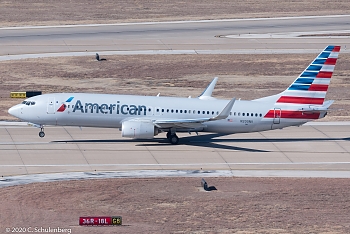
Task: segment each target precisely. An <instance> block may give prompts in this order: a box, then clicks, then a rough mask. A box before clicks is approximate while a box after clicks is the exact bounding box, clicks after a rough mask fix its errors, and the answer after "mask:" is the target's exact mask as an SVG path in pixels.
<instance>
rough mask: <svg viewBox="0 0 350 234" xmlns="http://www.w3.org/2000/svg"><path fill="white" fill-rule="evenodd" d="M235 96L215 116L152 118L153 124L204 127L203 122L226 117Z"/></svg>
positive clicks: (161, 126)
mask: <svg viewBox="0 0 350 234" xmlns="http://www.w3.org/2000/svg"><path fill="white" fill-rule="evenodd" d="M235 101H236V98H233V99H232V100H231V101H230V102H229V103H228V104H227V105H226V106H225V108H224V109H223V110H222V111H221V112H220V114H218V115H217V116H215V117H211V118H198V119H160V120H154V121H153V124H154V125H155V126H157V127H158V128H171V127H175V128H176V127H180V128H201V127H205V125H204V124H203V123H204V122H208V121H216V120H221V119H226V118H227V117H228V116H229V115H230V111H231V109H232V107H233V104H234V103H235Z"/></svg>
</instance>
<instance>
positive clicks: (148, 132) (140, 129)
mask: <svg viewBox="0 0 350 234" xmlns="http://www.w3.org/2000/svg"><path fill="white" fill-rule="evenodd" d="M156 135H158V129H157V128H156V127H155V126H154V125H153V123H152V122H149V121H147V122H146V121H135V120H129V121H125V122H123V123H122V137H129V138H136V139H152V138H153V137H154V136H156Z"/></svg>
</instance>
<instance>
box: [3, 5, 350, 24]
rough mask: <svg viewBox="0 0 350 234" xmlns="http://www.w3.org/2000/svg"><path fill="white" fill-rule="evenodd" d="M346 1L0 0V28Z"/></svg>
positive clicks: (303, 8) (258, 13) (277, 11)
mask: <svg viewBox="0 0 350 234" xmlns="http://www.w3.org/2000/svg"><path fill="white" fill-rule="evenodd" d="M349 12H350V4H349V2H348V1H347V0H336V1H334V0H318V1H312V2H310V1H301V0H295V1H279V0H233V1H230V0H215V1H211V0H190V1H183V0H173V1H163V0H132V1H129V0H117V1H115V0H74V1H71V0H61V1H55V0H40V1H38V0H5V1H1V2H0V27H10V26H24V25H64V24H96V23H120V22H140V21H168V20H199V19H224V18H251V17H276V16H300V15H303V16H305V15H341V14H349Z"/></svg>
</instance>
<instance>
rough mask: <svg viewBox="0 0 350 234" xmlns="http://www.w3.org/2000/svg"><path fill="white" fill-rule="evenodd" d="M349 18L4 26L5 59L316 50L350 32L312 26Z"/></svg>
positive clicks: (0, 38) (341, 26) (0, 42)
mask: <svg viewBox="0 0 350 234" xmlns="http://www.w3.org/2000/svg"><path fill="white" fill-rule="evenodd" d="M349 22H350V15H341V16H307V17H284V18H262V19H231V20H230V19H229V20H203V21H177V22H152V23H123V24H111V25H106V24H105V25H74V26H45V27H14V28H0V60H4V59H5V58H7V59H11V56H14V55H16V56H18V55H32V54H41V55H42V57H45V54H48V53H55V56H59V55H60V53H63V54H65V53H75V54H73V55H77V54H76V53H77V52H80V53H85V52H88V53H95V52H100V54H103V52H109V53H108V54H110V53H111V51H115V52H118V53H122V52H124V53H128V52H130V51H138V52H139V53H144V51H168V53H171V52H172V51H174V53H181V51H191V52H193V53H196V52H197V51H199V52H200V53H203V51H210V53H235V52H239V53H242V51H245V50H247V51H246V53H254V51H257V52H258V53H261V50H262V51H263V52H264V53H276V51H279V50H282V51H283V50H292V49H293V50H295V49H297V50H301V49H308V50H312V51H310V52H312V53H314V50H317V51H319V50H320V49H322V48H324V47H325V46H326V45H328V44H339V45H342V46H345V45H347V44H348V42H349V35H348V33H346V34H345V35H344V36H341V35H340V36H339V35H338V36H337V35H329V36H319V37H315V36H312V37H308V36H306V37H299V36H300V35H309V34H310V32H312V33H316V34H317V33H318V32H320V33H323V34H339V33H341V32H342V31H343V30H349V26H350V23H349ZM346 32H347V31H346ZM276 34H277V35H279V36H276ZM281 34H282V35H283V36H282V38H281ZM247 35H254V36H249V37H247ZM266 35H268V36H266ZM226 36H228V37H226ZM313 49H314V50H313ZM169 51H170V52H169ZM207 53H209V52H207ZM78 55H79V54H78ZM83 55H84V54H83ZM37 57H40V56H37ZM24 58H25V57H24Z"/></svg>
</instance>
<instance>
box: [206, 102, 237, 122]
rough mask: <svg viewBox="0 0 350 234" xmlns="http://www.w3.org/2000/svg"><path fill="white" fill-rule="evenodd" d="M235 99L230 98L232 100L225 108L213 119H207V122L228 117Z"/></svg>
mask: <svg viewBox="0 0 350 234" xmlns="http://www.w3.org/2000/svg"><path fill="white" fill-rule="evenodd" d="M235 101H236V98H232V100H231V101H230V102H229V103H228V104H227V105H226V106H225V108H224V109H223V110H222V111H221V113H220V114H218V115H217V116H215V117H212V118H210V119H209V121H214V120H220V119H226V118H227V117H228V116H229V115H230V111H231V110H232V107H233V104H235Z"/></svg>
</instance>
